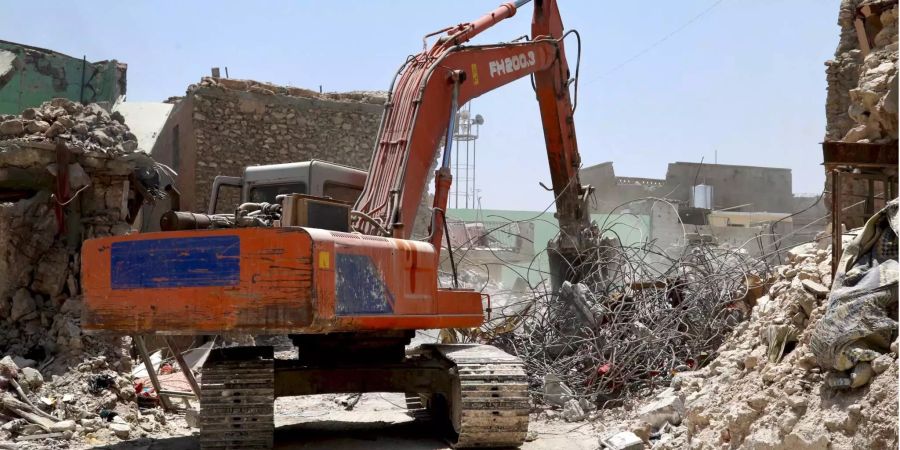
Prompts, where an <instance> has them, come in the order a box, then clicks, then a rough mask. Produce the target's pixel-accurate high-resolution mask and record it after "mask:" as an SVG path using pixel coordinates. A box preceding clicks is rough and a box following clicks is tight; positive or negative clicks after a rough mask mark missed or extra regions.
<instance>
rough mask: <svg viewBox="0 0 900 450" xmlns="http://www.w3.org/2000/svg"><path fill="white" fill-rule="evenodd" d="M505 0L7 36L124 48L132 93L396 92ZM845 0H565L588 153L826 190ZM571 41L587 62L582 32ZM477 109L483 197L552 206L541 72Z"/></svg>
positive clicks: (100, 19)
mask: <svg viewBox="0 0 900 450" xmlns="http://www.w3.org/2000/svg"><path fill="white" fill-rule="evenodd" d="M4 1H9V0H4ZM50 3H52V2H50ZM499 3H500V2H499V1H498V0H468V1H463V2H436V1H421V0H419V1H416V0H396V1H386V0H383V1H371V0H370V1H356V0H342V1H341V0H332V1H312V0H298V1H292V2H247V1H244V2H239V1H231V0H225V1H218V2H176V1H156V2H149V1H129V2H121V1H93V2H89V3H68V2H67V3H62V2H60V3H59V4H58V5H57V7H52V6H51V5H49V4H48V3H47V2H17V3H16V4H15V7H5V8H2V10H3V13H2V14H0V39H3V40H8V41H13V42H19V43H23V44H28V45H33V46H38V47H43V48H49V49H53V50H56V51H58V52H61V53H65V54H68V55H71V56H75V57H80V56H82V55H86V56H87V58H88V60H89V61H99V60H104V59H117V60H119V61H122V62H125V63H127V64H128V91H127V92H128V93H127V100H128V101H162V100H165V99H166V98H168V97H170V96H173V95H183V94H184V92H185V89H186V88H187V86H188V85H189V84H191V83H196V82H197V81H199V80H200V78H201V77H202V76H206V75H208V74H209V73H210V68H211V67H221V68H222V72H223V75H224V68H225V67H227V68H228V72H229V75H230V77H232V78H247V79H254V80H260V81H268V82H273V83H276V84H285V85H292V86H298V87H305V88H311V89H318V88H319V86H322V87H323V89H324V90H325V91H349V90H386V89H387V88H388V85H389V83H390V80H391V78H392V77H393V75H394V73H395V72H396V70H397V68H398V67H399V66H400V64H401V63H402V62H403V61H404V60H405V58H406V56H407V55H409V54H412V53H415V52H418V51H420V50H421V48H422V36H423V35H425V34H427V33H429V32H431V31H434V30H438V29H441V28H444V27H446V26H449V25H455V24H457V23H460V22H465V21H470V20H474V19H476V18H478V17H480V16H481V15H482V14H484V13H486V12H488V11H490V10H492V9H493V8H495V7H496V6H497V5H498V4H499ZM638 5H641V6H640V7H638ZM838 5H839V0H827V1H823V0H781V1H776V0H679V1H671V0H651V1H646V2H640V3H635V2H627V1H625V2H623V1H619V2H610V1H587V0H569V1H566V0H561V1H560V10H561V14H562V17H563V23H564V26H565V27H566V28H575V29H577V30H578V31H579V32H580V34H581V38H582V54H581V67H580V80H579V92H578V106H577V111H576V114H575V127H576V130H577V137H578V146H579V151H580V153H581V158H582V163H583V165H584V166H585V167H587V166H591V165H594V164H598V163H601V162H605V161H613V163H614V167H615V171H616V174H617V175H618V176H632V177H648V178H664V177H665V172H666V167H667V164H668V163H669V162H675V161H694V162H696V161H699V160H700V159H701V158H705V159H704V161H705V162H714V161H715V160H717V161H718V162H719V163H721V164H743V165H757V166H772V167H785V168H789V169H791V170H792V173H793V191H794V192H795V193H813V194H818V193H820V192H821V191H822V188H823V183H824V174H823V169H822V167H821V166H820V162H821V159H822V152H821V146H820V142H821V141H822V138H823V136H824V133H825V88H826V82H825V66H824V64H823V63H824V62H825V61H826V60H828V59H830V58H831V57H832V56H833V53H834V49H835V47H836V46H837V42H838V32H839V29H838V26H837V24H836V21H837V12H838ZM531 13H532V6H531V5H526V6H524V7H523V8H522V9H520V10H519V12H518V13H517V14H516V16H514V17H512V18H510V19H508V20H506V21H504V22H501V23H499V24H497V25H495V26H494V27H493V28H491V29H490V30H488V31H487V32H485V33H483V34H481V35H480V36H478V37H477V38H476V40H475V41H473V43H475V44H486V43H494V42H502V41H509V40H512V39H515V38H517V37H519V36H521V35H523V34H527V33H529V31H530V21H531ZM38 21H39V23H38ZM566 45H567V47H566V52H567V58H568V60H569V64H570V66H571V68H572V70H573V71H574V66H575V61H576V56H577V52H576V46H575V45H574V41H567V42H566ZM471 108H472V113H473V114H476V113H477V114H481V115H482V116H483V117H484V120H485V124H484V125H483V126H482V127H481V129H480V138H479V140H478V142H477V165H476V168H475V170H476V182H477V189H478V194H477V195H478V197H480V205H481V207H483V208H486V209H508V210H543V209H544V208H547V207H548V205H549V204H550V203H551V202H552V200H553V197H552V194H551V193H549V192H547V191H545V190H544V189H543V188H542V187H540V185H539V184H538V183H539V182H543V183H544V184H545V185H548V186H549V185H550V176H549V171H548V168H547V159H546V156H545V149H544V140H543V135H542V127H541V121H540V114H539V111H538V107H537V102H536V101H535V100H534V94H533V92H532V91H531V86H530V83H529V81H528V79H527V78H525V79H522V80H518V81H516V82H514V83H511V84H510V85H507V86H505V87H503V88H500V89H498V90H496V91H493V92H490V93H488V94H485V95H483V96H482V97H479V98H477V99H475V100H473V101H472V104H471ZM473 203H474V201H473ZM451 206H452V204H451Z"/></svg>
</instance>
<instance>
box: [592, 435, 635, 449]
mask: <svg viewBox="0 0 900 450" xmlns="http://www.w3.org/2000/svg"><path fill="white" fill-rule="evenodd" d="M600 446H601V448H605V449H608V450H642V449H643V448H644V441H643V440H641V438H639V437H638V436H637V435H636V434H634V433H632V432H630V431H622V432H620V433H616V434H614V435H613V436H611V437H609V438H606V439H603V438H600Z"/></svg>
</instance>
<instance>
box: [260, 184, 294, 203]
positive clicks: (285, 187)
mask: <svg viewBox="0 0 900 450" xmlns="http://www.w3.org/2000/svg"><path fill="white" fill-rule="evenodd" d="M281 194H306V183H289V184H266V185H262V186H255V187H253V188H251V189H250V195H249V197H250V198H249V199H248V201H250V202H251V203H262V202H268V203H275V197H277V196H279V195H281Z"/></svg>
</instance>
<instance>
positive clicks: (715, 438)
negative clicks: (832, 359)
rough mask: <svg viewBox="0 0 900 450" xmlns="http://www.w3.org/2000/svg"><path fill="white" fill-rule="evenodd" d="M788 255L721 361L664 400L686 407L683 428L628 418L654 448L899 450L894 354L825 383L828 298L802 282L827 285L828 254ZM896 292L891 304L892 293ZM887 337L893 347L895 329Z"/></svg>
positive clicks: (811, 250) (804, 249)
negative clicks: (820, 341) (818, 347)
mask: <svg viewBox="0 0 900 450" xmlns="http://www.w3.org/2000/svg"><path fill="white" fill-rule="evenodd" d="M895 248H896V247H895ZM789 258H790V262H789V264H788V265H785V266H781V267H778V268H776V272H777V273H778V274H779V276H778V278H777V280H776V281H775V283H774V284H772V286H771V288H770V289H769V291H768V294H767V295H766V296H764V297H762V298H760V299H759V300H758V302H757V304H756V306H755V307H753V310H752V315H751V318H750V320H749V321H748V322H744V323H741V324H739V325H737V326H736V327H735V330H734V332H733V333H732V334H731V335H730V336H729V337H728V338H727V339H726V340H725V342H724V343H723V344H722V345H721V347H720V348H719V351H718V352H717V354H718V356H717V357H716V358H715V359H714V360H712V361H711V362H710V363H709V364H708V365H707V366H706V367H703V368H701V369H700V370H697V371H688V372H683V373H680V374H678V375H676V377H675V378H674V379H673V380H672V388H671V390H666V391H663V393H662V394H660V395H662V396H670V395H674V396H676V397H677V398H679V399H680V400H681V401H683V403H684V418H683V420H682V423H681V424H678V423H676V422H669V423H666V424H663V425H661V424H660V422H659V421H656V420H653V419H651V418H647V417H644V416H641V417H638V418H637V420H634V421H632V426H633V427H634V428H641V427H643V428H645V429H646V431H647V432H648V436H655V439H653V438H652V437H651V438H650V439H649V440H648V443H655V445H654V447H653V448H660V449H680V448H696V449H707V448H709V449H712V448H717V449H718V448H723V447H726V448H751V449H756V448H758V449H780V448H783V449H808V448H816V449H818V448H822V449H824V448H871V449H880V448H884V449H887V448H896V446H897V443H898V441H897V439H898V438H897V421H896V417H897V376H898V372H897V354H896V353H884V354H881V355H880V356H879V357H877V358H875V360H877V361H878V369H879V370H880V371H881V372H878V373H876V371H875V370H871V371H870V370H869V368H871V367H872V366H873V365H872V364H869V363H864V364H858V365H857V366H856V367H857V368H859V367H860V365H863V367H864V368H865V370H864V371H863V370H860V371H859V372H857V375H856V376H857V377H861V378H860V379H859V381H857V382H855V383H854V380H853V378H852V375H851V376H847V377H846V383H830V382H829V375H831V373H827V368H822V367H820V366H819V364H818V363H817V359H816V356H815V355H814V354H813V351H812V348H811V342H810V341H811V340H812V339H813V336H814V334H815V330H816V329H817V326H819V325H821V324H822V322H823V318H824V317H826V311H827V308H828V306H827V305H828V301H826V300H825V299H824V298H821V297H819V296H816V295H814V294H812V293H810V292H809V291H808V290H807V289H806V287H805V286H804V283H803V281H804V280H807V279H811V280H813V281H814V282H816V283H819V284H822V285H830V284H831V282H830V277H831V265H830V264H829V261H830V251H825V250H816V247H815V244H806V245H804V246H801V247H800V248H798V249H794V250H793V251H791V252H790V256H789ZM801 274H802V275H801ZM839 277H840V275H839ZM834 292H835V291H832V295H834ZM894 295H895V297H894V299H895V300H894V301H895V302H896V290H894ZM832 301H833V300H832ZM895 304H896V303H895ZM894 310H896V306H895V307H894ZM895 312H896V311H895ZM892 336H893V337H892V339H893V340H894V341H895V342H896V338H897V328H896V322H895V325H894V330H893V333H892ZM883 350H884V351H887V349H886V348H885V349H883ZM875 360H873V362H874V361H875ZM862 372H865V373H862ZM862 378H864V380H863V379H862ZM659 400H660V398H659V396H658V397H657V399H656V401H659ZM656 401H654V402H653V403H652V404H656ZM648 419H649V420H648ZM660 427H662V428H660ZM663 428H665V429H667V431H665V432H660V430H661V429H663ZM654 433H656V434H654Z"/></svg>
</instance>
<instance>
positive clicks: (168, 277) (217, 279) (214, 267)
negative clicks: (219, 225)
mask: <svg viewBox="0 0 900 450" xmlns="http://www.w3.org/2000/svg"><path fill="white" fill-rule="evenodd" d="M111 253H112V254H111V258H112V264H111V268H110V277H111V280H110V284H111V286H112V288H113V289H137V288H172V287H206V286H234V285H237V284H238V282H240V278H241V260H240V257H241V241H240V238H239V237H238V236H204V237H192V238H172V239H147V240H142V241H125V242H115V243H113V245H112V251H111Z"/></svg>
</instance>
